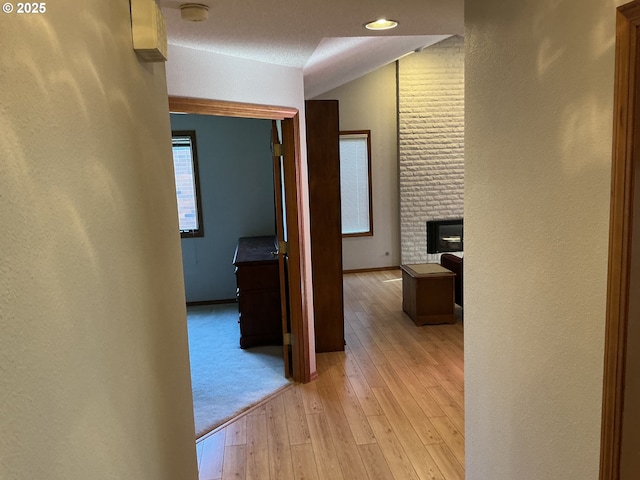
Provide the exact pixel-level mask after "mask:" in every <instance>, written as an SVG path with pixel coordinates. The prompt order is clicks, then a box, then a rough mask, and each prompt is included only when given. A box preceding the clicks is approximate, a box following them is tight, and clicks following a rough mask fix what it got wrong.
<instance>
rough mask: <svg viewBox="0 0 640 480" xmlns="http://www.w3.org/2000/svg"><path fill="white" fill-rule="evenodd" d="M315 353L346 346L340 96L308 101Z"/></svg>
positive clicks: (336, 349)
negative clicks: (343, 291)
mask: <svg viewBox="0 0 640 480" xmlns="http://www.w3.org/2000/svg"><path fill="white" fill-rule="evenodd" d="M305 109H306V121H307V164H308V169H309V209H310V215H309V218H310V225H311V261H312V265H313V305H314V317H315V334H316V352H333V351H340V350H344V311H343V297H342V225H341V216H340V143H339V142H340V139H339V138H340V137H339V132H340V128H339V122H338V101H337V100H310V101H307V102H305Z"/></svg>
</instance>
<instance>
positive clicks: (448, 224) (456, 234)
mask: <svg viewBox="0 0 640 480" xmlns="http://www.w3.org/2000/svg"><path fill="white" fill-rule="evenodd" d="M462 223H463V222H462V219H461V218H459V219H456V220H430V221H428V222H427V253H444V252H461V251H463V250H464V248H463V240H464V238H463V228H462Z"/></svg>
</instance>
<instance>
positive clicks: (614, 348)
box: [600, 0, 640, 480]
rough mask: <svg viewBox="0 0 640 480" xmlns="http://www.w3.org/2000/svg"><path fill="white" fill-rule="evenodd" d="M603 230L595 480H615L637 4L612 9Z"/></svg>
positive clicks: (622, 371)
mask: <svg viewBox="0 0 640 480" xmlns="http://www.w3.org/2000/svg"><path fill="white" fill-rule="evenodd" d="M616 22H617V23H616V60H615V90H614V107H613V111H614V121H613V161H612V172H611V210H610V220H609V221H610V225H609V271H608V280H607V318H606V330H605V356H604V380H603V397H602V433H601V444H600V480H618V479H619V478H620V453H621V448H620V447H621V441H622V413H623V408H624V378H625V358H626V348H627V326H628V322H629V317H628V313H629V280H630V264H631V232H632V230H631V227H632V219H633V211H632V208H633V195H634V165H633V163H634V157H635V151H634V142H635V138H634V130H635V114H636V110H637V103H638V101H637V98H636V94H635V92H636V90H637V87H638V78H639V75H638V68H639V64H638V61H637V55H638V40H639V39H638V33H637V29H638V26H640V1H638V0H636V1H634V2H632V3H629V4H626V5H623V6H621V7H619V8H618V12H617V18H616Z"/></svg>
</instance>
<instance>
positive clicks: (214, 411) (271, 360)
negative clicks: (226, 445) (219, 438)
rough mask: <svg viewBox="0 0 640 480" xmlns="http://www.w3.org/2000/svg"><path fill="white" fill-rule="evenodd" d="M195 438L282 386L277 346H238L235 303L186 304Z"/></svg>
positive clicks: (284, 380) (280, 352)
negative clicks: (192, 305) (191, 305)
mask: <svg viewBox="0 0 640 480" xmlns="http://www.w3.org/2000/svg"><path fill="white" fill-rule="evenodd" d="M187 324H188V329H189V353H190V356H191V383H192V390H193V411H194V416H195V423H196V432H195V433H196V438H199V437H201V436H203V435H205V434H206V433H208V432H210V431H211V430H213V429H215V428H216V427H218V426H220V425H221V424H223V423H224V422H225V421H227V420H228V419H230V418H231V417H234V416H235V415H237V414H239V413H241V412H242V411H244V410H247V409H248V408H250V407H251V406H252V405H255V404H256V403H258V402H260V401H261V400H263V399H264V398H266V397H268V396H269V395H271V394H272V393H274V392H275V391H277V390H279V389H280V388H282V387H283V386H285V385H287V384H288V383H289V381H288V380H287V379H286V378H285V377H284V361H283V359H282V346H265V347H254V348H248V349H244V350H243V349H241V348H240V345H239V339H240V326H239V325H238V306H237V304H235V303H232V304H223V305H208V306H198V307H188V308H187Z"/></svg>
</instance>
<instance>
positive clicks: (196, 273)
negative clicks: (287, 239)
mask: <svg viewBox="0 0 640 480" xmlns="http://www.w3.org/2000/svg"><path fill="white" fill-rule="evenodd" d="M171 128H172V130H195V132H196V147H197V156H198V171H199V179H200V200H201V204H202V205H201V207H202V223H203V229H204V236H203V237H193V238H183V239H182V242H181V244H182V265H183V268H184V283H185V291H186V298H187V302H203V301H211V300H216V301H220V300H234V301H235V299H236V277H235V273H234V267H233V256H234V253H235V249H236V246H237V244H238V238H240V237H253V236H262V235H275V234H276V227H275V224H276V220H275V205H274V202H275V197H274V184H273V157H272V154H271V120H264V119H255V118H231V117H218V116H211V115H176V114H172V115H171Z"/></svg>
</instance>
